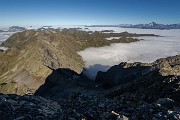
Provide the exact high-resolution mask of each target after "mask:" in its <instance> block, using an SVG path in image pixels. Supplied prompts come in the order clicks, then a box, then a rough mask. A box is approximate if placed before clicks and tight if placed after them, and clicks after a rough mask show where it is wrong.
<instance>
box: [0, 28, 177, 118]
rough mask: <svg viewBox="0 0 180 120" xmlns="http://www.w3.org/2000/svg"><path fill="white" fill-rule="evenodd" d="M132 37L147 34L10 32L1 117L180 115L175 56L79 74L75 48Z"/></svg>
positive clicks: (1, 78)
mask: <svg viewBox="0 0 180 120" xmlns="http://www.w3.org/2000/svg"><path fill="white" fill-rule="evenodd" d="M137 36H148V35H143V34H142V35H141V34H130V33H127V32H124V33H101V32H91V34H89V33H88V32H84V31H78V30H75V29H64V30H62V31H59V30H54V29H48V30H37V31H35V30H28V31H24V32H20V33H16V34H14V35H13V36H12V37H10V38H9V39H8V40H7V41H6V42H4V43H3V44H2V46H3V47H6V48H8V50H6V51H3V52H0V92H1V93H2V94H0V120H180V55H176V56H171V57H167V58H161V59H158V60H156V61H154V62H152V63H140V62H135V63H126V62H123V63H120V64H119V65H115V66H112V67H111V68H110V69H109V70H107V72H101V71H99V72H98V74H97V76H96V80H95V81H92V80H89V79H88V78H87V77H86V76H85V75H84V74H83V72H82V70H83V66H84V62H83V60H82V59H81V57H80V56H79V55H78V54H77V51H79V50H83V49H85V48H87V47H93V46H94V47H100V46H104V45H110V44H111V43H117V42H123V43H127V44H128V43H129V42H135V41H137V39H133V37H137ZM150 36H151V35H150ZM108 37H121V39H117V40H112V41H110V40H109V41H108V40H106V38H108ZM129 37H132V38H129ZM127 38H128V39H127ZM130 39H131V40H130Z"/></svg>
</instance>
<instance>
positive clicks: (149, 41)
mask: <svg viewBox="0 0 180 120" xmlns="http://www.w3.org/2000/svg"><path fill="white" fill-rule="evenodd" d="M89 29H90V30H92V31H101V30H114V31H115V32H124V31H127V32H130V33H140V34H142V33H147V34H156V35H160V36H162V37H139V39H143V40H141V41H138V42H133V43H117V44H111V45H110V46H105V47H100V48H87V49H85V50H83V51H80V52H78V53H79V54H80V55H81V56H82V58H83V60H84V61H85V68H86V71H85V74H87V75H88V76H89V77H90V78H92V79H94V78H95V76H96V74H97V72H98V71H106V70H107V69H109V67H111V66H113V65H117V64H119V63H120V62H153V61H155V60H156V59H158V58H162V57H168V56H173V55H177V54H180V34H179V33H180V30H178V29H176V30H155V29H134V28H102V27H101V28H98V27H97V28H89Z"/></svg>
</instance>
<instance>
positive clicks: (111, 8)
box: [0, 0, 180, 26]
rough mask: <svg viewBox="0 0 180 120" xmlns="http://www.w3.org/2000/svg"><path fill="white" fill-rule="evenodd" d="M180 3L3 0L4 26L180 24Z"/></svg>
mask: <svg viewBox="0 0 180 120" xmlns="http://www.w3.org/2000/svg"><path fill="white" fill-rule="evenodd" d="M179 6H180V0H0V26H8V25H19V26H23V25H99V24H100V25H105V24H106V25H107V24H108V25H115V24H130V23H131V24H139V23H149V22H153V21H154V22H157V23H163V24H171V23H180V7H179Z"/></svg>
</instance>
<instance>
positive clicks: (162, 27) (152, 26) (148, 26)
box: [85, 22, 180, 30]
mask: <svg viewBox="0 0 180 120" xmlns="http://www.w3.org/2000/svg"><path fill="white" fill-rule="evenodd" d="M85 27H122V28H140V29H160V30H165V29H180V23H179V24H159V23H155V22H151V23H148V24H136V25H133V24H119V25H91V26H85Z"/></svg>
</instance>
